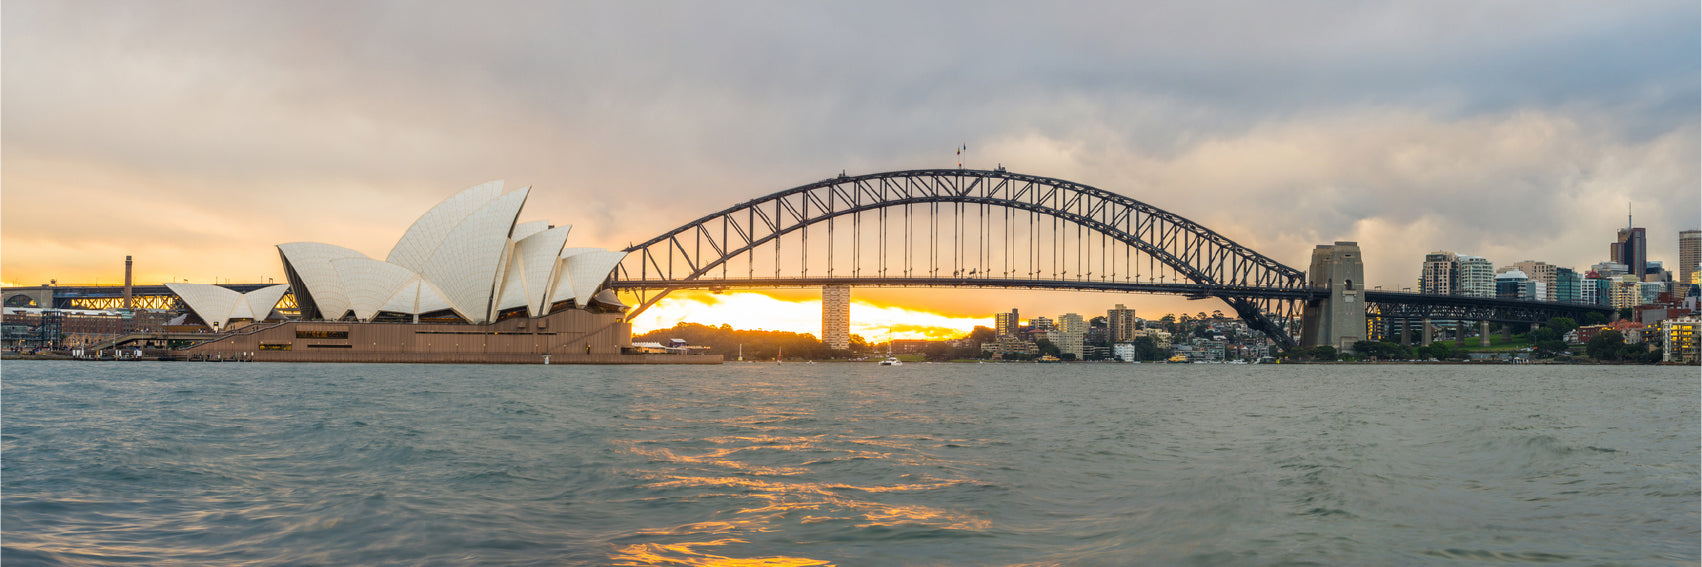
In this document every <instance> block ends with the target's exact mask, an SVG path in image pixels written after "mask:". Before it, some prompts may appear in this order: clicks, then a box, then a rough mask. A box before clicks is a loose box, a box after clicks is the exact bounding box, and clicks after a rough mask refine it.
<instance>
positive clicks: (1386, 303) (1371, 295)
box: [1365, 291, 1614, 323]
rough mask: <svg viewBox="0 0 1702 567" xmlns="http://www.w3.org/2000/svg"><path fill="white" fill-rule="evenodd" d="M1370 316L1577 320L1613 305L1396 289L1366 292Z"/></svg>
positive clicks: (1604, 312) (1607, 313)
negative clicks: (1425, 292) (1406, 291)
mask: <svg viewBox="0 0 1702 567" xmlns="http://www.w3.org/2000/svg"><path fill="white" fill-rule="evenodd" d="M1365 306H1366V315H1368V316H1370V317H1373V318H1383V319H1452V320H1461V321H1495V322H1499V323H1542V322H1545V321H1548V320H1549V319H1552V318H1555V317H1570V318H1572V319H1574V320H1577V321H1582V320H1583V315H1584V314H1586V313H1590V312H1596V313H1601V314H1602V315H1604V316H1611V315H1612V314H1613V313H1614V309H1613V308H1612V307H1607V306H1604V305H1588V304H1582V303H1561V302H1553V301H1521V300H1516V299H1497V298H1493V297H1462V296H1458V295H1428V294H1421V293H1405V292H1395V291H1367V292H1365Z"/></svg>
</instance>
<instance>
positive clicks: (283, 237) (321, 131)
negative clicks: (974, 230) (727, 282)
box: [0, 2, 1702, 332]
mask: <svg viewBox="0 0 1702 567" xmlns="http://www.w3.org/2000/svg"><path fill="white" fill-rule="evenodd" d="M664 12H665V13H667V14H668V15H669V16H670V17H667V18H655V17H654V16H655V15H657V14H658V13H664ZM1697 12H1698V8H1697V6H1696V5H1695V4H1694V3H1679V2H1648V3H1623V4H1614V5H1611V6H1604V5H1593V4H1570V5H1554V4H1548V3H1543V4H1535V3H1533V4H1517V3H1513V4H1496V5H1492V6H1482V5H1479V4H1475V3H1460V4H1434V3H1428V4H1410V5H1382V6H1360V7H1346V8H1343V7H1340V6H1335V5H1324V4H1291V5H1285V6H1282V7H1276V6H1266V5H1262V4H1247V5H1239V6H1235V7H1234V9H1227V10H1226V9H1222V7H1221V6H1216V7H1196V6H1192V5H1185V4H1175V5H1156V4H1142V5H1136V6H1124V5H1116V4H1111V5H1098V4H1091V3H1084V4H1077V5H1075V6H1074V9H1072V10H1060V11H1050V10H1044V9H1039V8H1025V7H1021V6H1005V5H993V6H985V5H969V4H941V5H933V6H923V7H910V8H907V9H899V8H898V7H896V6H892V5H886V6H882V5H876V6H873V7H868V8H861V7H860V8H858V9H852V8H849V7H846V8H841V7H832V6H785V7H783V8H781V9H776V10H765V11H764V13H762V14H752V13H740V11H739V10H727V9H721V8H719V7H706V6H666V7H663V6H658V5H636V6H561V5H556V4H545V3H540V4H527V3H508V4H498V5H494V6H488V7H484V6H482V5H481V7H474V6H473V5H470V4H468V5H457V4H445V5H436V6H433V7H430V8H417V7H411V6H402V5H382V4H354V5H308V6H302V5H298V4H289V3H253V4H237V5H201V4H174V3H150V4H140V5H137V4H118V3H113V4H107V3H98V2H93V3H79V2H72V3H52V4H49V3H29V2H23V3H17V2H11V3H7V5H6V6H5V8H4V16H5V17H4V19H3V22H0V26H3V28H0V31H3V32H4V33H3V35H0V46H3V48H4V50H3V56H4V64H5V68H6V70H7V73H5V75H4V76H3V77H0V90H3V93H0V94H3V96H4V100H5V101H6V103H7V110H10V111H11V112H9V113H8V116H7V117H6V118H7V120H5V122H4V124H0V143H4V145H5V148H6V150H7V151H6V153H5V156H4V162H5V163H4V165H5V166H6V167H4V168H3V169H0V186H3V187H4V193H0V199H3V201H4V207H3V208H0V211H3V212H0V227H3V228H0V231H3V232H0V248H3V251H0V279H3V280H4V281H5V282H6V283H8V284H19V285H35V284H38V283H45V282H46V281H47V280H49V279H57V280H59V281H60V282H64V283H94V282H95V281H107V282H114V281H117V280H118V278H120V277H121V276H122V274H121V272H120V271H119V270H120V268H121V266H122V261H123V257H124V256H127V255H133V256H135V257H136V259H137V265H136V269H137V280H138V282H146V283H156V282H163V281H165V280H167V279H173V280H177V279H189V280H192V281H194V282H197V283H206V282H212V281H214V280H215V279H216V278H225V279H230V280H234V281H261V279H262V278H274V279H276V280H280V281H281V280H282V279H283V278H282V275H283V274H282V266H281V264H280V263H279V262H278V259H277V254H276V252H275V250H274V249H273V246H275V245H276V244H280V243H285V242H295V241H303V240H323V241H333V242H339V243H345V245H347V246H349V247H350V248H353V249H356V250H359V251H362V252H364V253H367V254H368V255H372V256H381V255H382V253H383V252H384V250H385V249H386V248H387V247H388V245H389V242H390V241H391V240H392V239H393V238H394V235H395V234H396V233H397V232H398V231H399V230H400V229H402V228H405V227H406V226H407V225H408V223H409V221H410V220H411V219H413V218H414V217H415V216H417V215H418V214H419V213H420V212H422V211H423V210H424V209H425V208H426V207H429V206H430V205H431V204H432V203H435V202H437V201H438V200H440V199H442V198H443V197H446V196H448V195H451V194H453V193H455V192H456V191H459V190H461V189H464V188H466V187H468V186H472V185H474V184H477V183H481V182H484V181H488V180H491V179H498V178H501V179H507V180H508V181H509V183H510V184H511V185H514V186H524V185H531V186H533V187H534V190H533V193H532V197H531V200H530V203H529V205H528V208H529V210H533V211H536V213H535V215H536V216H537V217H539V218H550V219H557V220H559V221H560V222H564V223H569V224H573V225H575V227H576V228H575V240H576V241H580V242H586V243H587V245H590V246H600V247H604V248H621V247H624V246H625V245H626V244H628V243H632V242H638V241H642V240H645V239H647V238H649V237H651V236H654V235H655V234H659V233H661V232H663V231H666V230H669V229H671V228H674V227H675V226H678V225H681V224H684V223H686V222H687V221H689V220H691V219H693V218H696V217H698V216H701V215H702V214H704V213H706V212H709V211H712V210H716V209H720V208H723V207H725V206H728V205H731V204H733V203H736V202H741V201H744V200H748V199H751V198H755V197H758V196H761V195H765V194H768V193H771V192H774V191H777V190H780V189H784V188H787V187H792V186H796V185H800V184H803V183H808V182H811V181H814V180H817V179H821V178H823V177H828V176H830V175H833V174H837V173H839V172H840V171H848V172H850V173H852V174H856V173H868V172H875V171H885V170H896V169H909V168H920V167H951V166H954V165H955V164H956V163H957V160H958V159H960V158H959V156H958V155H956V153H955V150H956V149H957V148H959V147H962V146H967V150H968V151H967V153H966V154H964V155H963V156H962V158H961V159H962V160H963V163H964V165H965V166H966V167H977V168H988V169H990V168H992V167H994V166H995V165H999V164H1003V165H1004V166H1005V167H1007V168H1009V169H1010V170H1012V171H1017V172H1023V173H1031V174H1036V175H1044V176H1050V177H1058V178H1063V179H1069V180H1071V181H1076V182H1080V183H1084V184H1088V185H1093V186H1096V187H1100V188H1103V189H1107V190H1110V191H1114V192H1118V193H1122V194H1125V195H1128V196H1130V197H1133V198H1135V199H1137V200H1141V201H1144V202H1147V203H1150V204H1152V205H1154V206H1157V207H1160V208H1163V209H1166V210H1169V211H1172V212H1175V213H1177V214H1180V215H1183V216H1186V217H1188V218H1190V219H1193V220H1195V221H1197V222H1199V223H1201V224H1203V225H1205V226H1207V227H1210V228H1212V229H1213V230H1216V231H1218V232H1220V233H1222V234H1224V235H1226V236H1228V237H1230V238H1232V239H1234V240H1236V241H1238V242H1240V243H1242V244H1245V245H1247V246H1248V247H1250V248H1253V249H1255V250H1258V251H1260V252H1262V253H1264V254H1266V255H1269V256H1271V257H1273V258H1275V259H1277V260H1278V261H1281V262H1283V263H1285V264H1288V265H1290V266H1296V267H1304V265H1305V262H1306V258H1307V255H1308V254H1309V252H1310V250H1311V248H1312V247H1313V246H1315V245H1317V244H1322V243H1328V242H1332V241H1336V240H1350V241H1358V242H1359V243H1360V245H1361V246H1362V247H1363V248H1364V250H1365V263H1366V275H1367V277H1368V278H1369V280H1370V282H1369V284H1370V285H1383V286H1387V287H1410V286H1412V285H1413V282H1414V281H1415V279H1416V276H1417V271H1416V266H1417V264H1418V263H1419V261H1420V260H1421V259H1422V258H1423V256H1424V254H1426V253H1428V252H1431V251H1434V250H1453V251H1457V252H1461V253H1467V254H1473V255H1477V256H1482V257H1485V258H1488V259H1490V260H1491V261H1492V262H1493V263H1494V264H1495V265H1496V266H1497V267H1500V266H1505V265H1511V264H1512V263H1514V262H1518V261H1522V260H1536V261H1542V262H1547V263H1549V264H1553V265H1557V266H1564V267H1573V268H1585V267H1587V266H1589V265H1591V264H1594V263H1597V262H1601V261H1605V260H1607V259H1608V258H1607V255H1606V250H1605V247H1604V246H1603V244H1606V243H1608V242H1610V241H1611V238H1612V236H1613V232H1614V231H1615V230H1618V229H1619V228H1623V225H1624V222H1625V218H1624V214H1625V210H1624V207H1625V205H1626V204H1627V203H1631V204H1632V206H1633V209H1634V211H1633V212H1634V214H1635V219H1636V224H1637V226H1639V227H1642V228H1646V229H1647V235H1648V238H1647V244H1648V250H1647V255H1648V258H1649V259H1651V260H1663V261H1665V262H1667V263H1668V269H1669V270H1673V271H1675V272H1676V271H1678V269H1679V267H1678V266H1674V265H1672V264H1673V263H1675V262H1678V261H1679V250H1678V245H1677V240H1678V233H1679V232H1680V231H1683V230H1691V229H1696V228H1698V225H1702V219H1699V217H1702V213H1699V212H1698V211H1699V210H1702V197H1699V196H1698V191H1697V190H1696V188H1697V187H1698V186H1699V184H1702V174H1699V169H1702V168H1699V160H1698V154H1699V152H1702V144H1699V142H1698V132H1699V127H1698V124H1699V120H1698V107H1697V104H1696V100H1697V98H1698V85H1697V84H1698V77H1699V73H1698V68H1699V64H1698V59H1699V57H1698V55H1697V53H1696V50H1695V49H1694V46H1695V45H1697V43H1698V36H1699V34H1698V30H1697V26H1696V24H1695V22H1696V21H1697V20H1698V17H1697V16H1698V14H1697ZM1084 13H1092V14H1095V15H1097V16H1098V17H1096V18H1086V17H1083V14H1084ZM944 20H951V21H958V22H961V25H958V26H944V27H941V26H937V25H935V24H936V23H937V22H939V21H944ZM822 22H828V23H829V24H828V25H825V26H824V25H822ZM862 30H875V31H870V32H868V33H867V34H865V33H864V32H863V31H862ZM1030 30H1033V31H1036V32H1038V33H1024V32H1027V31H1030ZM91 205H92V206H91ZM528 220H529V219H528ZM817 293H818V291H817V290H803V291H801V292H799V293H792V292H790V291H779V292H772V293H769V294H768V295H770V296H772V297H777V298H780V299H781V300H789V299H796V298H798V297H799V296H809V295H813V294H817ZM852 297H853V299H854V301H857V302H859V303H861V304H863V305H869V306H892V307H907V308H910V309H912V310H913V311H918V312H922V311H925V312H931V313H939V314H947V315H954V316H961V315H967V314H983V313H991V312H993V311H997V310H999V309H1003V308H1005V307H1006V306H1009V305H1023V306H1032V307H1025V309H1032V310H1034V311H1035V312H1041V313H1048V314H1053V315H1055V314H1059V313H1067V312H1078V313H1086V312H1090V311H1094V310H1095V309H1097V310H1099V311H1103V309H1104V308H1105V307H1106V306H1109V305H1111V304H1114V303H1125V304H1129V305H1131V306H1134V307H1136V308H1137V309H1139V310H1141V311H1142V312H1144V313H1153V312H1159V313H1162V312H1166V311H1169V312H1194V311H1199V310H1202V309H1198V308H1197V307H1201V306H1204V305H1203V304H1200V303H1193V302H1187V301H1185V300H1182V299H1180V298H1171V297H1157V296H1130V295H1115V296H1107V295H1106V294H1099V293H1057V292H1048V293H1036V292H1024V291H1000V290H980V291H975V292H969V293H963V292H958V291H952V292H941V291H938V290H906V289H866V288H855V289H854V290H853V295H852ZM1210 307H1212V308H1217V307H1218V304H1216V303H1215V302H1212V303H1211V305H1210ZM664 308H665V306H663V307H658V309H659V310H660V309H664ZM1203 310H1204V311H1208V312H1209V311H1211V309H1210V308H1208V309H1203ZM648 314H649V313H647V315H648ZM814 325H815V327H816V328H817V329H818V331H815V332H819V317H818V318H816V319H815V322H814Z"/></svg>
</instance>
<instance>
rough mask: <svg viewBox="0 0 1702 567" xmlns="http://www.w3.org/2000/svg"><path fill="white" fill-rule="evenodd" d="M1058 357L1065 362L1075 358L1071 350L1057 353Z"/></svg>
mask: <svg viewBox="0 0 1702 567" xmlns="http://www.w3.org/2000/svg"><path fill="white" fill-rule="evenodd" d="M1058 358H1059V359H1061V360H1063V361H1065V362H1070V361H1073V360H1075V359H1076V353H1073V352H1066V353H1062V354H1059V355H1058Z"/></svg>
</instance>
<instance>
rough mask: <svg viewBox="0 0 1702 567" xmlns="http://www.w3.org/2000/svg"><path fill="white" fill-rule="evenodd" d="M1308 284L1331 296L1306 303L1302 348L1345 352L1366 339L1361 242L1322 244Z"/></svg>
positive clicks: (1314, 253) (1309, 274)
mask: <svg viewBox="0 0 1702 567" xmlns="http://www.w3.org/2000/svg"><path fill="white" fill-rule="evenodd" d="M1306 277H1307V283H1308V284H1309V285H1311V286H1312V287H1314V288H1322V289H1327V290H1329V295H1327V296H1325V297H1323V298H1320V299H1313V300H1310V301H1307V302H1306V309H1305V311H1304V312H1302V314H1301V325H1300V345H1301V346H1303V347H1308V348H1310V347H1315V346H1318V345H1330V346H1333V347H1336V350H1338V351H1341V352H1349V351H1352V350H1353V343H1355V342H1358V341H1362V340H1365V296H1364V293H1363V292H1364V287H1365V262H1364V259H1363V258H1362V257H1361V256H1360V253H1359V243H1357V242H1341V241H1338V242H1336V243H1335V244H1333V245H1331V244H1319V245H1318V247H1317V248H1314V249H1313V250H1312V266H1311V269H1309V270H1307V271H1306Z"/></svg>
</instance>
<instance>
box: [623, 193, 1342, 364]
mask: <svg viewBox="0 0 1702 567" xmlns="http://www.w3.org/2000/svg"><path fill="white" fill-rule="evenodd" d="M918 221H920V222H922V223H925V225H924V226H922V227H918V226H916V225H917V223H918ZM847 229H848V230H847ZM812 234H813V235H814V236H812ZM923 240H926V242H923ZM626 251H627V252H628V256H627V258H626V260H624V261H623V262H622V263H621V265H620V266H619V267H617V268H616V270H615V272H614V274H613V275H612V276H611V280H610V285H611V286H612V287H614V288H617V289H627V290H634V291H637V292H638V293H639V294H640V304H639V306H638V307H637V308H636V309H635V310H634V311H633V312H632V313H631V315H633V316H636V315H637V314H638V313H639V312H642V311H643V310H644V309H647V308H648V307H649V306H651V305H653V304H655V302H656V301H657V300H659V299H660V298H661V297H662V296H663V295H666V294H667V292H668V291H669V290H672V289H681V288H711V289H714V288H727V287H785V286H815V285H829V284H842V285H867V286H954V287H964V286H974V287H1020V288H1050V289H1079V290H1104V291H1138V292H1146V293H1177V294H1183V295H1188V296H1190V297H1194V298H1206V297H1215V298H1218V299H1221V300H1223V301H1224V302H1225V303H1227V304H1228V305H1229V306H1230V307H1231V308H1233V309H1234V310H1235V312H1236V314H1237V315H1239V316H1240V317H1241V318H1242V319H1243V320H1245V321H1246V322H1247V323H1248V325H1249V326H1251V327H1252V328H1254V329H1257V330H1259V331H1262V332H1264V333H1265V334H1266V335H1267V336H1269V337H1270V338H1271V339H1272V340H1275V341H1276V342H1277V343H1278V344H1280V345H1282V346H1284V347H1292V346H1294V338H1293V337H1292V336H1291V330H1292V329H1291V324H1292V323H1293V322H1295V321H1298V315H1299V307H1300V305H1301V304H1302V303H1303V302H1304V300H1305V299H1307V298H1310V297H1313V296H1315V295H1316V294H1317V293H1318V291H1317V290H1312V289H1310V288H1307V287H1306V281H1305V274H1304V273H1303V272H1301V271H1300V270H1296V269H1294V268H1290V267H1288V266H1286V265H1283V264H1282V263H1281V262H1277V261H1276V260H1273V259H1271V258H1269V257H1266V256H1264V255H1263V254H1259V253H1258V252H1255V251H1253V250H1252V249H1249V248H1247V247H1245V246H1242V245H1240V244H1237V243H1236V242H1235V241H1233V240H1230V239H1229V238H1227V237H1225V236H1223V235H1221V234H1218V233H1217V232H1215V231H1213V230H1211V229H1209V228H1206V227H1204V226H1201V225H1200V224H1198V223H1195V222H1193V221H1190V220H1188V219H1186V218H1183V217H1182V216H1180V215H1177V214H1175V213H1171V212H1169V211H1165V210H1163V209H1159V208H1157V207H1154V206H1152V205H1148V204H1146V203H1143V202H1141V201H1137V200H1135V199H1131V198H1129V197H1126V196H1123V195H1120V194H1117V193H1112V192H1109V191H1105V190H1102V189H1097V188H1094V187H1090V186H1087V185H1083V184H1080V183H1075V182H1071V181H1065V180H1062V179H1054V178H1050V177H1040V176H1034V175H1023V174H1019V173H1011V172H1007V171H1004V170H1003V169H1002V168H1001V169H999V170H995V171H985V170H969V169H932V170H912V171H894V172H887V173H876V174H870V175H860V176H845V175H841V176H839V177H836V178H831V179H825V180H822V181H819V182H816V183H811V184H808V185H803V186H799V187H795V188H792V189H788V190H785V191H781V192H778V193H774V194H772V195H768V196H765V197H761V198H757V199H752V200H750V201H746V202H744V203H740V204H738V205H735V206H732V207H729V208H727V209H724V210H722V211H719V212H716V213H712V214H709V215H705V216H704V217H702V218H699V219H697V220H695V221H692V222H690V223H687V224H685V225H683V226H680V227H679V228H676V229H674V230H672V231H669V232H667V233H665V234H662V235H661V236H658V237H656V238H653V239H651V240H649V241H647V242H644V243H641V244H637V245H634V246H632V247H630V248H628V249H627V250H626ZM770 254H772V257H770ZM812 254H814V255H815V256H814V259H812V256H811V255H812ZM847 256H849V258H847ZM739 267H742V268H744V270H743V273H742V274H741V273H739V271H737V270H735V268H739ZM759 268H761V270H762V272H763V273H762V276H763V277H760V278H759V277H757V276H758V273H757V272H758V269H759ZM770 269H772V274H773V275H772V277H769V275H768V274H769V270H770ZM812 269H814V270H815V271H816V273H815V274H814V275H812V274H811V270H812ZM942 272H943V273H942ZM651 292H655V293H654V294H651Z"/></svg>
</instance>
